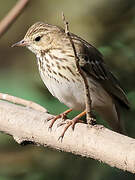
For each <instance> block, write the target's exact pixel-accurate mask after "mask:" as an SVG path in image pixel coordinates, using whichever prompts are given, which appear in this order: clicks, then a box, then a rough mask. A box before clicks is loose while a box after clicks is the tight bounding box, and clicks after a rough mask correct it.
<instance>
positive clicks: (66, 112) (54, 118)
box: [47, 109, 72, 130]
mask: <svg viewBox="0 0 135 180" xmlns="http://www.w3.org/2000/svg"><path fill="white" fill-rule="evenodd" d="M71 111H72V109H68V110H67V111H64V112H63V113H61V114H59V115H57V116H55V117H50V118H48V119H47V121H50V120H52V121H51V124H50V125H49V129H50V130H51V129H52V126H53V124H54V123H55V121H56V120H57V119H59V118H61V119H62V121H65V120H66V119H67V114H68V113H70V112H71Z"/></svg>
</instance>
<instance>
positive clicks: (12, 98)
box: [0, 93, 47, 112]
mask: <svg viewBox="0 0 135 180" xmlns="http://www.w3.org/2000/svg"><path fill="white" fill-rule="evenodd" d="M0 99H2V100H6V101H9V102H12V103H14V104H20V105H23V106H26V107H29V108H32V109H35V110H37V111H41V112H47V110H46V109H45V108H44V107H42V106H40V105H39V104H36V103H34V102H32V101H27V100H24V99H22V98H19V97H15V96H11V95H9V94H4V93H0Z"/></svg>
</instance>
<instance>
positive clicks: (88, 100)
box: [62, 12, 93, 124]
mask: <svg viewBox="0 0 135 180" xmlns="http://www.w3.org/2000/svg"><path fill="white" fill-rule="evenodd" d="M62 19H63V22H64V25H65V33H66V35H67V36H68V38H69V40H70V43H71V45H72V48H73V51H74V56H75V62H76V67H77V71H78V72H79V73H80V75H81V77H82V79H83V81H84V91H85V104H86V116H87V123H88V124H92V123H93V122H92V111H91V103H92V100H91V97H90V91H89V85H88V81H87V78H86V75H85V73H84V72H83V71H82V70H81V68H80V65H79V61H80V59H79V57H78V55H77V52H76V48H75V45H74V42H73V40H72V37H71V34H70V32H69V25H68V22H67V21H66V19H65V16H64V13H63V12H62Z"/></svg>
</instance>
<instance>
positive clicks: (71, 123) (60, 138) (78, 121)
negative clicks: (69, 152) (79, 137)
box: [57, 117, 84, 141]
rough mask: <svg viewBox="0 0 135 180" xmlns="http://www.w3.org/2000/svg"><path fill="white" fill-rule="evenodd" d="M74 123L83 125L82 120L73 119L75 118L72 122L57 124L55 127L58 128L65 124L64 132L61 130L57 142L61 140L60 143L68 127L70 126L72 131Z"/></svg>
mask: <svg viewBox="0 0 135 180" xmlns="http://www.w3.org/2000/svg"><path fill="white" fill-rule="evenodd" d="M76 123H84V122H83V121H82V120H79V119H78V118H76V117H75V118H74V119H72V120H66V121H65V122H61V123H59V124H58V125H57V127H60V126H62V125H65V124H66V126H65V127H64V130H63V132H62V134H61V135H60V137H59V138H58V140H61V141H62V139H63V137H64V135H65V132H66V131H67V129H68V128H69V127H70V126H71V128H72V130H74V128H75V124H76Z"/></svg>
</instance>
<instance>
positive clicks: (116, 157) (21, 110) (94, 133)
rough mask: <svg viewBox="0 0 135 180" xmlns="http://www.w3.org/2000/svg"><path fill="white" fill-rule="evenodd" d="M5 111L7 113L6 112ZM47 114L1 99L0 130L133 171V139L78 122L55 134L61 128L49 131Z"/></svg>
mask: <svg viewBox="0 0 135 180" xmlns="http://www.w3.org/2000/svg"><path fill="white" fill-rule="evenodd" d="M7 112H8V113H7ZM50 116H52V115H50V114H47V113H44V112H40V111H36V110H33V109H30V108H26V107H22V106H19V105H15V104H11V103H8V102H4V101H0V131H2V132H5V133H7V134H10V135H12V136H13V137H14V139H15V140H16V141H17V142H18V143H19V144H22V143H24V144H25V143H26V142H33V143H35V144H38V145H43V146H45V147H51V148H54V149H58V150H62V151H66V152H72V153H74V154H78V155H81V156H84V157H91V158H94V159H97V160H99V161H102V162H105V163H107V164H109V165H110V166H113V167H117V168H119V169H122V170H127V171H129V172H132V173H135V140H134V139H132V138H129V137H127V136H124V135H121V134H118V133H116V132H113V131H111V130H109V129H106V128H104V127H103V128H99V126H93V127H91V128H87V125H86V124H82V123H80V124H79V123H78V124H77V125H76V127H75V130H74V131H72V129H71V128H69V129H68V130H67V132H66V133H65V136H64V139H63V141H62V142H61V141H58V137H59V136H60V134H61V133H62V131H63V127H59V128H57V123H59V122H60V120H58V122H57V123H55V124H54V126H53V130H52V131H51V132H50V131H48V127H49V124H50V122H47V119H48V118H49V117H50Z"/></svg>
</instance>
